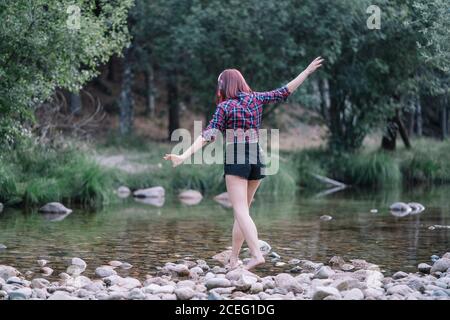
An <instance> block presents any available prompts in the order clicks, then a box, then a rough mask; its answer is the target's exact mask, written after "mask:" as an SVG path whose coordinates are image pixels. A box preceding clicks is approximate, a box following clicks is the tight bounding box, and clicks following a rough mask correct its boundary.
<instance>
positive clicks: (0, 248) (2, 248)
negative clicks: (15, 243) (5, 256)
mask: <svg viewBox="0 0 450 320" xmlns="http://www.w3.org/2000/svg"><path fill="white" fill-rule="evenodd" d="M5 249H8V247H7V246H5V245H4V244H2V243H0V250H5Z"/></svg>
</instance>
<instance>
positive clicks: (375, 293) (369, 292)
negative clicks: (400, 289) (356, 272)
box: [364, 288, 384, 299]
mask: <svg viewBox="0 0 450 320" xmlns="http://www.w3.org/2000/svg"><path fill="white" fill-rule="evenodd" d="M383 295H384V290H383V289H381V288H379V289H375V288H367V289H364V296H365V297H366V298H371V299H379V298H381V297H382V296H383Z"/></svg>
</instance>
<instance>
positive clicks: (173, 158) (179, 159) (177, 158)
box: [164, 153, 184, 168]
mask: <svg viewBox="0 0 450 320" xmlns="http://www.w3.org/2000/svg"><path fill="white" fill-rule="evenodd" d="M164 160H170V161H172V167H174V168H175V167H176V166H179V165H180V164H182V163H183V161H184V158H183V157H182V156H179V155H177V154H172V153H170V154H166V155H165V156H164Z"/></svg>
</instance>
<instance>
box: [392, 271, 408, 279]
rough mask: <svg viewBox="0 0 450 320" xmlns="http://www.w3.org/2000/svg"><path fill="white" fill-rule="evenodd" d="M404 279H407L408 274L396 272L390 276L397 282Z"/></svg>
mask: <svg viewBox="0 0 450 320" xmlns="http://www.w3.org/2000/svg"><path fill="white" fill-rule="evenodd" d="M406 277H408V274H407V273H406V272H403V271H398V272H396V273H394V275H393V276H392V279H395V280H398V279H403V278H406Z"/></svg>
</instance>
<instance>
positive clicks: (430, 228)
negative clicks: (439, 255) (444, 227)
mask: <svg viewBox="0 0 450 320" xmlns="http://www.w3.org/2000/svg"><path fill="white" fill-rule="evenodd" d="M434 229H436V227H435V226H429V227H428V230H434Z"/></svg>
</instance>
